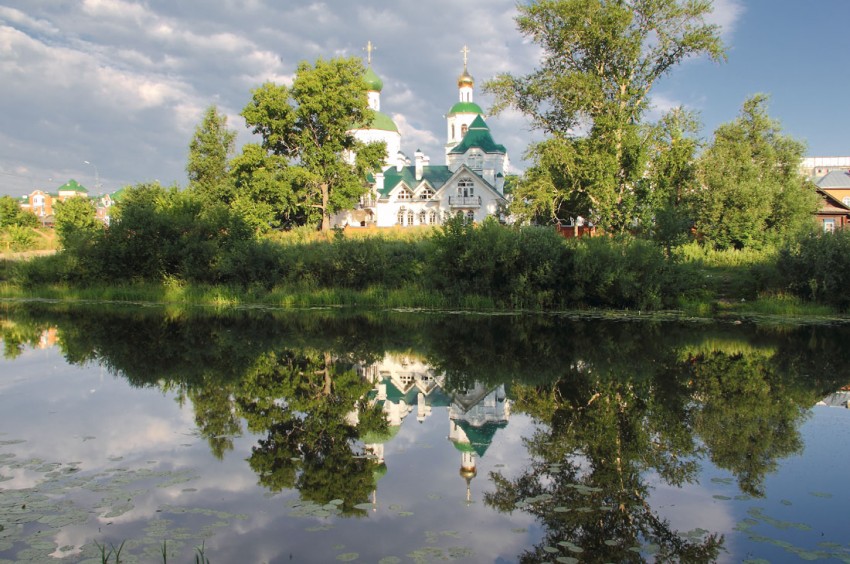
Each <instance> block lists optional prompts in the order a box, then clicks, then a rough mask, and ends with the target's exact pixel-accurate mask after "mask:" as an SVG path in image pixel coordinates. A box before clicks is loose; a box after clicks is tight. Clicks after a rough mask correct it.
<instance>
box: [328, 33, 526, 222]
mask: <svg viewBox="0 0 850 564" xmlns="http://www.w3.org/2000/svg"><path fill="white" fill-rule="evenodd" d="M370 45H371V44H370ZM467 53H468V50H467V49H466V48H464V65H463V72H462V73H461V74H460V76H459V77H458V83H457V84H458V102H456V103H455V104H454V105H453V106H452V107H451V108H450V109H449V111H448V113H447V114H446V144H445V164H444V165H432V164H431V159H430V157H428V156H426V155H425V154H424V153H423V152H422V151H420V150H418V149H417V150H416V151H415V153H414V159H413V161H411V159H410V158H409V157H408V156H407V155H406V154H404V153H403V152H402V151H401V141H402V139H401V134H400V133H399V131H398V127H396V124H395V123H394V122H393V120H392V118H391V117H390V116H388V115H387V114H385V113H383V112H381V96H380V95H381V90H382V89H383V82H382V81H381V79H380V78H379V77H378V76H377V75H376V74H375V72H374V71H373V70H372V67H371V50H369V67H368V68H367V70H366V74H365V75H364V77H365V79H366V82H367V84H368V99H369V107H370V108H371V109H372V110H373V111H374V112H375V117H374V119H373V120H372V122H371V123H369V124H366V125H364V126H361V127H358V128H356V129H353V130H352V134H353V135H354V137H355V138H357V139H358V140H360V141H363V142H366V143H369V142H373V141H384V142H386V144H387V154H386V156H385V158H384V166H383V168H382V170H381V171H380V172H378V173H376V174H374V175H370V176H369V178H368V179H367V181H368V182H369V187H370V190H369V193H368V194H366V195H365V196H364V197H363V198H361V200H360V203H359V204H358V205H357V206H356V208H355V209H352V210H344V211H342V212H340V213H338V214H336V216H334V217H333V218H332V223H333V224H334V225H337V226H352V227H370V226H374V227H392V226H400V227H411V226H420V225H439V224H441V223H442V222H443V221H445V219H446V218H448V217H454V216H457V215H462V216H463V217H465V218H467V219H468V220H470V221H475V222H480V221H483V220H484V219H485V218H487V217H490V216H493V217H497V218H500V219H503V218H504V213H505V209H506V207H507V203H508V201H507V199H506V197H505V193H504V185H505V174H506V172H507V170H508V168H509V167H510V161H509V159H508V154H507V150H506V149H505V147H504V146H503V145H500V144H498V143H496V142H495V140H494V139H493V136H492V134H491V132H490V128H489V126H488V125H487V123H486V122H485V121H484V111H483V110H482V109H481V107H480V106H478V104H476V103H475V102H474V101H473V90H474V80H473V78H472V76H471V75H470V74H469V71H468V70H467Z"/></svg>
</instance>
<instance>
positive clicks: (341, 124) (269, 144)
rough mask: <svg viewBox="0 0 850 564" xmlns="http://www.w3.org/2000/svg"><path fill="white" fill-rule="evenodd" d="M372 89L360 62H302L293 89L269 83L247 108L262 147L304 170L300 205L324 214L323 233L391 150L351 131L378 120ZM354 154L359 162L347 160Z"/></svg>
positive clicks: (248, 119)
mask: <svg viewBox="0 0 850 564" xmlns="http://www.w3.org/2000/svg"><path fill="white" fill-rule="evenodd" d="M366 88H367V85H366V82H365V81H364V79H363V65H362V63H361V62H360V60H359V59H356V58H349V59H342V58H338V59H331V60H328V61H325V60H323V59H319V60H317V61H316V63H315V65H310V64H309V63H307V62H302V63H301V64H300V65H298V70H297V72H296V75H295V80H294V81H293V83H292V86H291V87H287V86H281V85H276V84H272V83H266V84H264V85H263V86H261V87H260V88H257V89H255V90H254V91H253V92H252V99H251V102H249V103H248V105H247V106H245V108H244V109H243V110H242V117H244V118H245V122H246V123H247V125H248V127H250V128H252V131H253V132H254V133H257V134H259V135H260V136H261V137H262V139H263V141H262V147H263V148H264V149H265V150H266V151H267V152H268V153H269V154H270V155H279V156H281V157H284V158H285V159H287V161H288V162H289V164H290V165H291V166H298V167H299V168H300V169H301V170H302V171H303V173H302V174H300V175H298V176H299V178H298V180H299V184H298V186H297V189H298V194H299V201H300V202H301V205H302V206H303V207H304V208H305V209H309V208H314V209H316V210H317V211H318V212H319V213H320V214H321V228H322V230H327V229H329V228H330V216H331V215H332V214H333V213H335V212H336V211H338V210H340V209H345V208H348V207H351V206H353V205H354V204H355V203H356V201H357V199H358V198H359V197H360V196H361V195H362V194H364V193H365V191H366V189H367V188H366V184H365V172H367V171H368V170H373V169H376V168H377V167H378V166H379V165H380V162H381V160H382V158H383V154H384V152H385V151H386V147H384V144H383V143H381V144H378V146H377V147H371V148H369V149H367V148H366V146H365V145H363V144H362V143H359V142H357V141H356V140H355V138H354V136H353V135H352V134H351V132H350V130H351V128H352V126H353V124H357V123H368V122H369V121H370V120H371V118H372V111H371V110H370V109H369V106H368V102H367V98H366ZM352 152H353V153H355V154H357V156H358V158H357V159H356V162H355V163H354V164H352V163H351V162H350V159H346V156H347V155H350V154H351V153H352Z"/></svg>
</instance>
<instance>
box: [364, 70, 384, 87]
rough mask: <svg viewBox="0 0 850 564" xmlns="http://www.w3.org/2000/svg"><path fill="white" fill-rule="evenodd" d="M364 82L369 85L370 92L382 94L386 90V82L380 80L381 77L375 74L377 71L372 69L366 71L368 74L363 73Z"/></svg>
mask: <svg viewBox="0 0 850 564" xmlns="http://www.w3.org/2000/svg"><path fill="white" fill-rule="evenodd" d="M363 80H365V81H366V84H367V85H369V90H371V91H373V92H380V91H381V90H383V88H384V81H383V80H381V79H380V77H379V76H378V75H377V74H375V71H373V70H372V67H369V68H368V69H366V72H365V73H363Z"/></svg>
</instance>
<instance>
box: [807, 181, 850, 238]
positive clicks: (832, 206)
mask: <svg viewBox="0 0 850 564" xmlns="http://www.w3.org/2000/svg"><path fill="white" fill-rule="evenodd" d="M817 193H818V196H820V198H821V203H820V207H819V208H818V211H817V212H816V214H815V215H816V219H817V222H818V225H820V226H821V227H822V229H823V231H824V232H825V233H831V232H833V231H835V230H836V229H843V228H844V227H847V226H848V225H850V205H848V204H847V203H845V201H842V200H847V198H850V196H847V197H844V198H842V200H839V199H838V198H837V197H836V196H833V195H832V194H830V193H829V192H827V191H826V190H824V189H822V188H820V187H818V188H817Z"/></svg>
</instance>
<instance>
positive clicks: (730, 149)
mask: <svg viewBox="0 0 850 564" xmlns="http://www.w3.org/2000/svg"><path fill="white" fill-rule="evenodd" d="M804 150H805V147H804V145H803V144H802V143H801V142H799V141H796V140H795V139H792V138H791V137H788V136H786V135H784V134H783V133H782V129H781V127H780V125H779V123H778V122H777V121H775V120H774V119H772V118H771V117H770V116H768V114H767V96H765V95H763V94H758V95H755V96H753V97H752V98H750V99H748V100H747V101H746V102H744V105H743V108H742V110H741V114H740V116H739V117H738V118H737V119H736V120H734V121H732V122H730V123H727V124H724V125H721V126H720V127H718V128H717V131H715V133H714V140H713V142H712V143H711V145H710V146H709V147H708V149H707V150H706V152H705V153H704V154H703V155H702V157H701V159H700V162H699V175H700V180H701V185H702V189H701V190H700V191H699V192H698V194H697V195H696V204H697V205H696V207H695V210H696V215H695V227H696V230H697V235H698V236H699V237H701V238H702V239H703V241H705V242H706V243H707V244H709V245H711V246H713V247H715V248H718V249H729V248H734V249H741V248H744V247H754V248H760V247H763V246H765V245H766V244H770V243H775V242H777V241H780V240H782V239H784V238H787V237H788V236H789V235H792V234H796V233H799V232H800V231H801V230H803V229H806V228H811V227H812V225H813V222H812V219H811V218H812V214H813V213H814V212H815V211H816V210H817V203H818V202H817V196H816V194H815V193H814V191H813V190H809V189H807V188H806V184H805V182H804V179H803V177H802V176H801V174H800V172H799V169H798V167H799V163H800V160H801V159H802V157H803V153H804Z"/></svg>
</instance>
